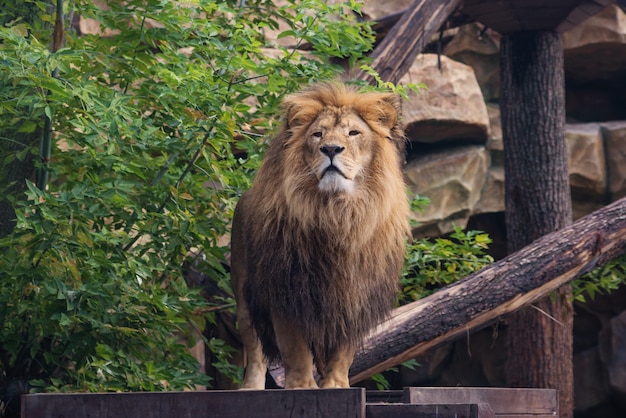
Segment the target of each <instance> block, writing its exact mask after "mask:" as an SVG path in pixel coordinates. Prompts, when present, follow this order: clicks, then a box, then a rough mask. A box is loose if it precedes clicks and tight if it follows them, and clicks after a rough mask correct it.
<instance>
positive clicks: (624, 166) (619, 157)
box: [602, 121, 626, 200]
mask: <svg viewBox="0 0 626 418" xmlns="http://www.w3.org/2000/svg"><path fill="white" fill-rule="evenodd" d="M602 130H603V132H604V140H605V146H606V158H607V167H608V171H609V193H610V197H611V200H617V199H620V198H622V197H624V196H626V122H625V121H621V122H608V123H603V124H602Z"/></svg>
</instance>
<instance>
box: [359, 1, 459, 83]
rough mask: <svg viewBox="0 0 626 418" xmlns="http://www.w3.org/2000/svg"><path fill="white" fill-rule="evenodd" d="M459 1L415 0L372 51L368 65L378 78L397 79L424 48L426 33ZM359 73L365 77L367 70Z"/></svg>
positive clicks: (432, 30) (432, 32) (441, 23)
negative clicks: (371, 59) (378, 75)
mask: <svg viewBox="0 0 626 418" xmlns="http://www.w3.org/2000/svg"><path fill="white" fill-rule="evenodd" d="M461 3H462V1H461V0H415V1H414V2H413V4H412V5H411V6H410V7H409V8H408V9H407V11H406V12H405V13H404V14H403V15H402V17H401V18H400V20H399V21H398V23H396V24H395V25H394V26H393V27H392V28H391V30H390V31H389V33H388V34H387V36H385V38H384V39H383V40H382V42H381V43H380V44H379V45H378V46H377V47H376V48H375V49H374V52H372V58H373V62H372V67H373V68H374V69H375V70H376V71H377V72H378V74H380V76H381V78H382V79H383V80H385V81H391V82H393V83H397V82H398V81H399V80H400V79H401V78H402V76H403V75H404V74H406V73H407V71H408V70H409V68H410V67H411V65H412V64H413V61H415V58H416V57H417V55H418V54H419V53H420V52H422V51H423V50H424V47H425V46H426V43H427V42H428V40H429V39H430V37H431V36H432V35H434V34H435V33H436V32H437V31H438V30H439V29H440V28H441V27H442V25H443V24H444V23H445V22H446V20H448V18H449V17H450V15H452V13H453V12H454V11H455V10H456V9H457V8H458V7H459V6H460V5H461ZM360 77H361V78H362V79H368V78H369V76H368V75H367V74H361V75H360Z"/></svg>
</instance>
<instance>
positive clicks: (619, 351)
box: [600, 311, 626, 405]
mask: <svg viewBox="0 0 626 418" xmlns="http://www.w3.org/2000/svg"><path fill="white" fill-rule="evenodd" d="M600 359H601V360H602V362H603V363H604V365H605V367H606V370H607V372H608V378H609V386H610V388H611V390H612V391H613V392H615V393H616V394H617V395H618V396H617V397H616V398H618V399H622V400H624V401H623V403H624V405H626V311H624V312H622V313H621V314H619V315H617V316H616V317H614V318H613V319H611V321H610V326H609V327H608V328H606V329H605V330H604V331H603V333H602V334H601V338H600Z"/></svg>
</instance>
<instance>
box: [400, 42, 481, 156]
mask: <svg viewBox="0 0 626 418" xmlns="http://www.w3.org/2000/svg"><path fill="white" fill-rule="evenodd" d="M439 64H441V68H440V67H439ZM400 83H402V84H408V83H423V84H425V85H426V89H423V90H421V91H420V92H418V93H416V92H410V93H409V98H408V100H405V103H404V104H403V117H404V122H405V123H406V125H407V136H408V138H409V140H410V141H415V142H420V143H428V144H432V143H436V142H442V141H455V142H461V143H466V144H467V143H485V142H486V141H487V138H488V134H489V116H488V115H487V107H486V106H485V101H484V100H483V96H482V93H481V91H480V87H479V86H478V82H477V81H476V77H475V75H474V70H472V68H471V67H470V66H468V65H465V64H462V63H460V62H456V61H454V60H452V59H450V58H448V57H446V56H441V57H439V56H437V55H436V54H422V55H419V56H418V57H417V59H416V60H415V62H414V63H413V65H412V66H411V68H410V69H409V71H408V73H407V74H405V75H404V76H403V77H402V79H401V80H400Z"/></svg>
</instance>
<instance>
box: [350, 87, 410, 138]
mask: <svg viewBox="0 0 626 418" xmlns="http://www.w3.org/2000/svg"><path fill="white" fill-rule="evenodd" d="M371 94H372V96H370V98H371V100H368V101H365V102H363V103H362V107H361V111H360V113H361V116H362V117H363V118H364V119H366V120H370V121H372V122H377V123H379V124H381V125H383V126H385V127H387V128H389V129H392V130H393V129H394V128H396V127H398V125H399V123H400V114H401V112H402V103H401V101H400V96H398V95H397V94H393V93H371Z"/></svg>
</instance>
